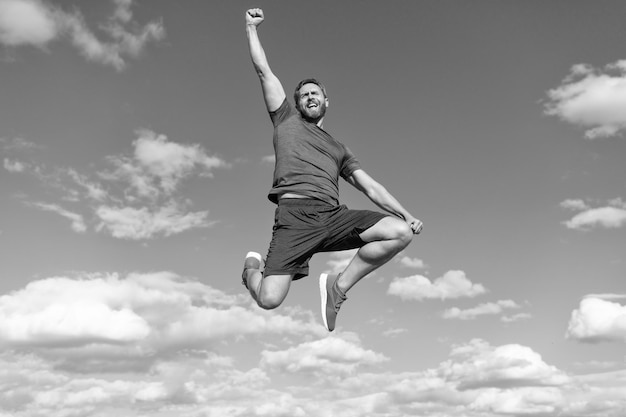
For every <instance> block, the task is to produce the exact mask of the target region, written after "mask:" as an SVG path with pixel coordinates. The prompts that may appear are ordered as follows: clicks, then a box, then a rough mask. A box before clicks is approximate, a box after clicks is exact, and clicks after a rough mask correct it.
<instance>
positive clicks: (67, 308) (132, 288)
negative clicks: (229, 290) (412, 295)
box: [0, 272, 323, 359]
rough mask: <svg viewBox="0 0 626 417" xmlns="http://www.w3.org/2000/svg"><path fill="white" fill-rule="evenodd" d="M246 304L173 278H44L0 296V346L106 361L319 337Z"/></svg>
mask: <svg viewBox="0 0 626 417" xmlns="http://www.w3.org/2000/svg"><path fill="white" fill-rule="evenodd" d="M248 301H249V300H248V297H237V296H233V295H228V294H225V293H223V292H222V291H219V290H216V289H214V288H212V287H210V286H207V285H205V284H202V283H200V282H197V281H193V280H190V279H185V278H183V277H181V276H179V275H177V274H174V273H171V272H157V273H149V274H139V273H133V274H129V275H128V276H127V277H125V278H121V277H120V276H119V275H117V274H82V276H79V277H77V278H68V277H52V278H46V279H43V280H39V281H34V282H31V283H29V284H28V285H27V286H26V287H25V288H24V289H22V290H19V291H15V292H13V293H11V294H8V295H4V296H2V297H0V346H2V345H9V346H12V345H19V346H22V347H29V346H30V347H32V348H36V347H46V346H47V347H52V346H57V347H58V346H74V347H76V346H78V347H81V352H82V354H85V355H87V356H88V355H89V354H93V355H100V354H102V352H103V350H102V347H103V346H104V347H105V348H106V349H105V350H106V352H108V354H109V355H113V356H115V355H116V354H122V353H123V354H124V355H128V354H131V352H134V353H132V354H133V355H134V356H137V357H142V356H153V355H154V352H158V351H161V350H163V349H166V348H168V349H169V348H171V347H173V346H180V347H181V348H190V347H192V346H194V345H196V344H199V343H206V342H207V341H210V340H212V339H219V338H224V337H234V336H242V335H245V334H262V333H265V332H268V331H269V332H271V333H276V334H307V333H308V334H313V335H316V334H317V335H319V334H322V331H323V327H322V326H320V325H319V324H318V323H315V322H314V320H313V318H312V317H311V316H309V315H308V314H301V313H299V312H298V311H291V315H290V316H281V315H279V314H269V313H268V312H264V311H259V309H258V308H249V307H248ZM298 317H300V318H298ZM302 318H304V319H306V321H302ZM94 343H98V344H100V345H101V346H100V349H96V348H94V346H93V344H94ZM123 346H130V347H132V348H133V349H131V350H126V349H122V347H123ZM75 356H76V357H75V359H76V358H78V357H80V356H81V354H80V353H79V352H75Z"/></svg>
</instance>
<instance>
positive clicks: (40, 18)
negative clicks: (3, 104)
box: [0, 0, 165, 70]
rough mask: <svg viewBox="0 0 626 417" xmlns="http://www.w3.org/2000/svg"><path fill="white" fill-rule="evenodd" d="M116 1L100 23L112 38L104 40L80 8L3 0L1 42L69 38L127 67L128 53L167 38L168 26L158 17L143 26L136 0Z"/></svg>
mask: <svg viewBox="0 0 626 417" xmlns="http://www.w3.org/2000/svg"><path fill="white" fill-rule="evenodd" d="M113 3H114V7H115V8H114V11H113V13H112V14H111V16H110V17H109V18H108V19H107V21H106V22H105V23H102V24H100V25H99V27H100V29H101V30H102V32H103V33H104V34H105V35H106V36H107V37H108V38H109V40H108V41H102V40H101V39H99V37H98V36H96V35H95V34H94V33H93V32H92V31H91V29H89V26H88V24H87V23H86V22H85V19H84V17H83V15H82V14H81V13H80V11H78V10H75V11H73V12H72V13H69V12H66V11H64V10H62V9H61V8H59V7H56V6H53V5H51V4H49V3H47V2H44V1H40V0H0V42H1V43H3V44H5V45H8V46H13V47H17V46H21V45H33V46H37V47H40V48H43V47H45V46H47V45H48V44H49V43H50V42H52V41H54V40H57V39H60V38H67V39H69V40H70V42H71V43H72V44H73V45H74V47H76V48H77V49H78V51H79V52H80V53H81V54H82V55H83V56H84V57H85V58H87V59H88V60H90V61H94V62H98V63H101V64H104V65H110V66H113V67H114V68H115V69H117V70H123V69H124V68H125V67H126V60H127V58H128V57H131V58H136V57H137V56H139V55H140V54H141V52H142V51H143V50H144V49H145V47H146V45H148V44H149V43H152V42H155V41H159V40H161V39H163V38H164V37H165V29H164V27H163V24H162V23H161V22H158V21H152V22H149V23H147V24H146V25H144V26H142V27H139V26H138V25H137V24H136V22H134V20H133V14H132V11H131V7H132V5H133V2H132V0H113Z"/></svg>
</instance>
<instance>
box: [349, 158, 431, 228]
mask: <svg viewBox="0 0 626 417" xmlns="http://www.w3.org/2000/svg"><path fill="white" fill-rule="evenodd" d="M348 182H349V183H350V184H351V185H353V186H354V187H355V188H356V189H357V190H359V191H361V192H362V193H363V194H365V195H366V196H367V197H368V198H369V199H370V200H372V202H373V203H374V204H376V205H377V206H378V207H380V208H382V209H383V210H385V211H387V212H388V213H391V214H393V215H394V216H397V217H400V218H401V219H404V221H406V222H407V223H408V225H409V226H411V229H412V230H413V233H415V234H419V233H420V232H421V231H422V227H423V224H422V222H421V221H420V220H419V219H417V218H415V217H413V215H412V214H411V213H409V212H408V211H407V210H406V209H405V208H404V207H402V204H400V202H399V201H398V200H396V199H395V197H394V196H392V195H391V193H389V191H387V189H386V188H385V187H383V186H382V185H381V184H380V183H378V182H376V181H375V180H374V179H373V178H372V177H370V176H369V175H368V174H367V173H366V172H365V171H363V170H362V169H357V170H356V171H354V172H353V173H352V175H351V176H350V177H349V178H348Z"/></svg>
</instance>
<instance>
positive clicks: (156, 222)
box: [95, 201, 212, 240]
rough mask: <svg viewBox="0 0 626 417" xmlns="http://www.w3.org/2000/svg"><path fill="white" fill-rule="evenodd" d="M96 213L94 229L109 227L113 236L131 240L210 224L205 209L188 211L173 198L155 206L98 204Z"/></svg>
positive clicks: (180, 231) (171, 233) (165, 234)
mask: <svg viewBox="0 0 626 417" xmlns="http://www.w3.org/2000/svg"><path fill="white" fill-rule="evenodd" d="M95 214H96V216H97V217H98V219H99V220H100V222H99V224H98V226H97V227H96V230H98V231H101V230H108V231H109V232H110V233H111V235H112V236H113V237H117V238H120V239H130V240H141V239H150V238H153V237H155V236H160V235H162V236H171V235H173V234H177V233H182V232H184V231H186V230H190V229H195V228H202V227H208V226H210V225H211V224H212V223H211V222H209V220H208V215H209V212H208V211H206V210H203V211H199V212H189V211H187V210H186V209H185V207H184V206H181V205H179V204H178V203H177V202H175V201H170V202H169V203H167V204H166V205H163V206H158V207H155V208H148V207H141V208H134V207H109V206H100V207H98V208H97V209H96V212H95Z"/></svg>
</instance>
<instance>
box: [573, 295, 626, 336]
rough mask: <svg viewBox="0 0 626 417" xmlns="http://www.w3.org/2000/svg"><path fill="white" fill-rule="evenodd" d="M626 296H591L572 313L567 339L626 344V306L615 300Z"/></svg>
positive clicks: (584, 299) (583, 300) (582, 301)
mask: <svg viewBox="0 0 626 417" xmlns="http://www.w3.org/2000/svg"><path fill="white" fill-rule="evenodd" d="M624 298H626V297H625V296H624V295H589V296H587V297H585V298H583V299H582V300H581V301H580V305H579V306H578V309H576V310H574V311H573V312H572V315H571V317H570V321H569V325H568V328H567V337H569V338H571V339H576V340H579V341H581V342H601V341H621V342H626V305H623V304H620V303H618V302H615V301H614V300H619V299H624Z"/></svg>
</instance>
